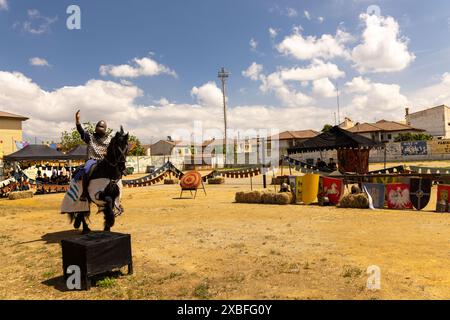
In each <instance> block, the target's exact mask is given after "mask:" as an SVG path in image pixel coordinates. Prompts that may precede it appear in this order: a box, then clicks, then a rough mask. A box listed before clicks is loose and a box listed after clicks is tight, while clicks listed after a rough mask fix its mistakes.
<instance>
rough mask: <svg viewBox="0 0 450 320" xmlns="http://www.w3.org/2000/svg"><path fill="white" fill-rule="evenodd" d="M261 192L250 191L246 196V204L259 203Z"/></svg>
mask: <svg viewBox="0 0 450 320" xmlns="http://www.w3.org/2000/svg"><path fill="white" fill-rule="evenodd" d="M261 197H262V192H260V191H252V192H249V193H248V194H247V195H246V200H248V202H247V203H261Z"/></svg>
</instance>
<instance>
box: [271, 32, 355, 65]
mask: <svg viewBox="0 0 450 320" xmlns="http://www.w3.org/2000/svg"><path fill="white" fill-rule="evenodd" d="M352 40H353V37H352V36H351V35H350V34H349V33H347V32H345V31H343V30H341V29H338V30H337V31H336V35H334V36H332V35H330V34H324V35H322V36H321V37H320V38H317V37H315V36H307V37H304V36H303V35H302V34H301V33H300V30H299V29H296V30H293V33H292V34H291V35H289V36H287V37H285V38H284V40H283V41H282V42H281V43H280V44H278V46H277V50H278V51H279V52H280V53H282V54H284V55H290V56H292V57H294V58H296V59H299V60H309V59H314V58H321V59H332V58H335V57H344V58H350V54H349V52H348V50H347V49H346V47H345V44H346V43H348V42H350V41H352Z"/></svg>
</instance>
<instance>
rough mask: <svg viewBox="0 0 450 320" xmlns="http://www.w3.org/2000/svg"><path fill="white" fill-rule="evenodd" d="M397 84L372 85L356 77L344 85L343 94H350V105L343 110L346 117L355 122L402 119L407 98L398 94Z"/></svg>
mask: <svg viewBox="0 0 450 320" xmlns="http://www.w3.org/2000/svg"><path fill="white" fill-rule="evenodd" d="M400 89H401V88H400V86H399V85H397V84H384V83H374V82H372V81H371V80H370V79H367V78H363V77H356V78H354V79H353V80H352V81H350V82H348V83H347V84H346V90H345V92H344V93H345V94H350V95H351V96H352V100H351V103H350V105H348V106H347V107H345V108H343V109H344V110H343V111H344V113H345V114H346V116H348V117H350V118H351V119H353V120H357V121H372V120H373V119H378V120H380V119H383V118H384V119H386V118H387V120H389V119H392V120H396V119H402V118H403V117H404V108H405V106H407V105H408V98H407V97H405V96H404V95H403V94H401V93H400Z"/></svg>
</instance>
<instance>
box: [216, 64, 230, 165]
mask: <svg viewBox="0 0 450 320" xmlns="http://www.w3.org/2000/svg"><path fill="white" fill-rule="evenodd" d="M229 76H230V73H229V72H228V71H227V70H225V68H224V67H222V69H220V70H219V73H218V77H219V79H220V81H221V82H222V96H223V122H224V130H225V131H224V145H223V154H224V165H226V163H227V101H226V95H225V83H226V81H227V79H228V77H229Z"/></svg>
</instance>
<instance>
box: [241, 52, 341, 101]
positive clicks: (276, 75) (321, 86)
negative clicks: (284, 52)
mask: <svg viewBox="0 0 450 320" xmlns="http://www.w3.org/2000/svg"><path fill="white" fill-rule="evenodd" d="M262 70H263V66H262V65H259V64H257V63H255V62H253V63H252V64H251V65H250V67H249V68H248V69H247V70H244V71H243V72H242V75H243V76H245V77H247V78H250V79H251V80H253V81H258V80H259V81H261V85H260V87H259V88H260V90H261V91H262V92H263V93H274V94H275V96H276V97H277V98H278V99H279V100H280V101H281V103H282V104H283V105H285V106H287V107H300V106H307V105H311V104H312V103H313V102H314V99H313V98H312V97H310V96H308V95H307V94H305V93H304V92H301V91H300V90H298V85H300V86H301V87H303V88H306V87H308V85H309V82H310V81H316V80H321V79H322V80H321V81H317V82H315V83H314V84H313V92H314V93H315V94H316V95H319V96H324V97H327V96H329V95H330V87H332V88H331V90H333V89H334V86H333V85H332V84H331V86H330V83H331V82H330V81H329V78H331V79H337V78H340V77H344V76H345V73H344V72H343V71H341V70H339V68H338V67H337V66H336V65H335V64H332V63H325V62H323V61H321V60H314V61H313V62H312V63H311V64H310V65H309V66H307V67H305V68H299V67H294V68H278V70H277V71H276V72H273V73H271V74H269V75H264V74H262ZM324 78H326V79H325V80H328V82H326V81H325V80H323V79H324ZM290 82H291V83H290ZM292 82H296V83H295V84H293V83H292Z"/></svg>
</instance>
